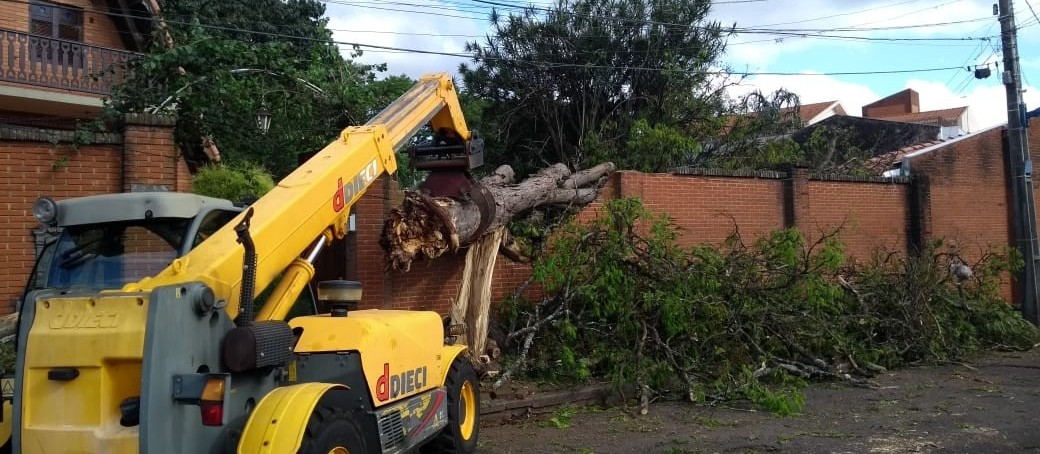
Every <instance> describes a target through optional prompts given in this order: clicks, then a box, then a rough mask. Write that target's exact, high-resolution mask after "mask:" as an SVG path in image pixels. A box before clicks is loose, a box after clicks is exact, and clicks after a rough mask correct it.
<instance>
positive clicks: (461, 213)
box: [380, 162, 614, 271]
mask: <svg viewBox="0 0 1040 454" xmlns="http://www.w3.org/2000/svg"><path fill="white" fill-rule="evenodd" d="M613 171H614V164H613V163H609V162H608V163H603V164H600V165H598V166H595V167H593V168H590V169H587V170H583V171H581V172H577V173H571V171H570V169H568V168H567V166H565V165H563V164H556V165H553V166H550V167H548V168H545V169H542V170H541V171H539V172H538V173H536V174H534V175H532V176H531V177H529V178H528V179H526V180H524V181H523V182H520V183H518V184H513V170H512V169H511V168H509V167H508V166H502V167H499V168H498V169H495V171H494V172H493V173H492V174H491V175H489V176H487V177H485V178H483V179H482V180H480V184H481V185H483V186H484V187H485V188H486V189H487V193H488V194H490V197H491V198H492V199H493V200H494V206H495V210H494V215H493V217H492V218H491V219H490V220H489V221H488V220H485V219H483V218H482V215H481V208H480V204H478V203H476V202H475V201H474V200H473V199H470V198H451V197H429V196H427V195H426V194H423V193H421V192H419V191H405V197H404V202H403V203H402V204H401V206H399V207H397V208H394V209H393V210H391V212H390V214H389V216H387V218H386V219H385V220H384V223H383V232H382V235H381V237H380V245H381V246H382V247H383V249H384V250H385V251H386V253H387V262H388V264H389V266H390V267H391V268H393V269H396V270H403V271H407V270H408V269H409V268H410V267H411V263H412V262H414V261H416V260H423V259H433V258H436V257H439V256H441V255H442V254H444V253H446V252H454V251H455V250H457V249H458V248H460V247H463V246H467V245H469V244H472V243H473V242H475V241H476V240H477V239H478V237H479V236H481V235H483V234H484V233H485V232H492V231H495V230H497V229H499V228H502V227H505V226H506V225H507V224H508V223H509V221H510V220H512V219H513V218H514V217H516V216H517V215H519V214H521V213H524V212H526V211H528V210H530V209H532V208H536V207H539V206H543V205H559V204H578V205H583V204H587V203H589V202H592V201H593V200H595V198H596V196H597V194H598V190H599V186H600V184H599V182H601V181H602V179H603V178H604V177H605V176H607V175H608V174H609V173H611V172H613ZM481 221H485V223H486V224H487V226H486V227H485V228H483V229H482V228H481ZM505 244H507V245H509V244H511V243H510V241H508V240H507V241H505ZM513 252H515V251H513ZM514 256H515V254H507V257H514Z"/></svg>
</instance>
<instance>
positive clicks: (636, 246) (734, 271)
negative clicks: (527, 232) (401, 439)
mask: <svg viewBox="0 0 1040 454" xmlns="http://www.w3.org/2000/svg"><path fill="white" fill-rule="evenodd" d="M840 233H841V231H840V230H837V231H833V232H828V233H826V234H823V235H821V236H817V237H814V238H806V237H805V236H804V235H802V233H800V232H799V231H798V230H797V229H793V228H792V229H784V230H777V231H774V232H772V233H771V234H769V235H765V236H763V237H761V238H758V239H756V240H755V241H753V242H751V243H750V244H748V243H745V241H744V239H743V238H742V237H741V236H740V235H739V234H738V233H736V232H734V234H733V235H731V236H730V238H729V239H728V240H727V241H726V243H725V244H724V245H723V246H720V247H711V246H708V245H698V246H693V247H681V246H679V244H678V243H677V241H678V237H677V231H676V227H675V226H674V225H673V224H672V223H671V222H670V221H669V220H668V219H667V218H666V217H664V216H660V215H656V214H653V213H651V212H649V211H648V210H647V209H646V208H645V207H643V206H642V204H641V203H640V202H639V200H637V199H621V200H611V201H608V202H606V203H605V204H604V206H603V209H602V211H601V212H600V216H599V217H598V218H597V219H595V220H593V221H591V222H587V223H585V224H571V225H568V226H567V227H566V228H565V229H563V233H561V234H558V235H556V236H554V237H553V238H551V239H550V242H549V244H548V253H547V254H545V255H544V257H542V258H540V259H539V260H538V261H537V262H536V263H535V265H534V272H535V277H536V279H537V280H538V281H539V282H540V283H542V284H543V285H544V288H545V289H546V291H548V292H550V293H551V294H554V295H556V297H555V298H554V299H552V300H550V301H551V304H555V305H557V306H548V307H540V310H541V311H542V312H541V313H542V314H547V313H550V312H552V310H553V308H554V307H555V308H556V309H555V310H556V311H557V313H562V314H564V316H562V317H561V318H559V319H557V320H554V321H553V322H552V323H549V324H548V328H547V329H546V330H545V331H543V332H542V333H540V334H539V336H538V337H537V341H536V343H535V344H534V346H533V347H532V350H531V353H530V354H529V357H528V358H531V357H533V358H535V359H534V360H533V361H532V362H533V364H534V365H535V368H534V371H533V372H534V373H536V374H541V375H542V376H544V377H548V378H553V379H568V380H585V379H588V378H607V379H611V380H613V381H615V382H618V383H637V384H647V385H648V386H650V387H651V388H652V389H653V390H654V391H655V392H657V393H661V394H669V395H673V396H678V395H682V396H684V397H691V396H693V397H696V398H700V399H709V400H717V399H734V398H747V399H749V400H751V401H752V402H755V403H757V404H758V405H760V406H762V407H764V408H767V409H769V410H770V411H772V412H774V413H777V414H781V415H787V414H794V413H797V412H799V411H800V409H801V407H802V405H803V404H804V398H803V397H802V395H801V392H800V389H801V387H802V386H804V380H803V379H807V378H813V379H827V378H831V379H834V378H842V379H845V378H844V377H846V374H849V376H850V377H870V376H871V375H872V374H874V373H875V371H876V370H879V369H880V368H881V367H893V366H898V365H901V364H906V363H910V362H921V361H926V362H928V361H944V360H948V359H952V358H956V357H959V356H961V355H964V354H966V353H968V352H971V351H975V350H977V349H979V348H993V347H1001V348H1029V347H1031V346H1032V345H1033V344H1034V343H1035V342H1036V341H1037V340H1038V338H1040V337H1038V331H1037V329H1036V327H1034V326H1033V325H1031V324H1030V323H1028V322H1027V321H1025V320H1024V319H1023V318H1022V317H1021V316H1019V315H1018V314H1017V312H1015V311H1014V309H1013V308H1011V307H1010V306H1009V305H1008V304H1006V303H1005V302H1004V301H1002V300H1001V298H1000V291H1001V288H1002V287H1001V280H1002V278H1003V277H1004V276H1006V275H1007V274H1006V273H1007V272H1008V271H1010V270H1013V269H1015V266H1016V265H1019V264H1020V263H1021V262H1020V260H1019V259H1017V257H1016V256H1015V255H1014V253H1013V250H1008V251H994V252H990V253H987V254H985V255H984V256H983V257H981V258H980V259H979V260H978V262H976V263H974V264H972V268H973V270H974V274H973V277H972V279H971V280H969V281H965V282H963V283H959V284H958V283H957V281H956V280H955V279H954V278H953V277H952V276H951V274H950V264H951V263H954V262H955V261H960V260H961V258H960V257H959V256H958V255H957V254H956V251H954V250H949V249H948V248H944V247H943V246H942V245H941V242H936V243H935V244H931V245H928V247H927V248H925V249H924V250H922V251H920V253H919V254H917V255H915V256H911V257H905V256H901V255H898V254H883V253H881V252H883V251H879V254H878V255H877V257H876V258H875V259H874V261H867V262H861V263H849V262H848V261H846V259H845V253H844V246H843V244H842V243H841V241H840ZM958 263H959V262H958ZM559 305H562V306H559ZM508 307H509V311H508V312H507V313H504V314H503V315H504V316H506V317H507V318H508V319H509V320H510V323H513V324H515V323H518V322H519V321H520V320H523V319H524V318H527V317H530V315H531V312H532V307H530V306H525V305H523V304H520V303H514V304H511V305H509V306H508Z"/></svg>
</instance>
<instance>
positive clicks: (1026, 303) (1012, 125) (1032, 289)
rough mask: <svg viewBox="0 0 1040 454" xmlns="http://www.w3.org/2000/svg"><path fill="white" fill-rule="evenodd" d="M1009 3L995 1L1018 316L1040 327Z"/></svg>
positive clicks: (1028, 170)
mask: <svg viewBox="0 0 1040 454" xmlns="http://www.w3.org/2000/svg"><path fill="white" fill-rule="evenodd" d="M1012 3H1013V1H1012V0H999V12H1000V41H1001V46H1002V48H1003V53H1004V73H1003V74H1002V79H1003V82H1004V89H1005V91H1006V93H1007V114H1008V127H1007V143H1008V157H1009V158H1010V162H1011V178H1012V180H1011V188H1012V189H1011V190H1012V195H1013V198H1014V206H1013V207H1012V217H1013V219H1014V222H1015V237H1016V238H1015V244H1016V246H1018V250H1019V252H1021V253H1022V259H1023V262H1024V263H1023V265H1024V266H1023V269H1022V273H1021V276H1020V279H1019V282H1020V283H1021V285H1022V286H1021V296H1022V316H1023V317H1024V318H1025V319H1026V320H1029V321H1030V322H1032V323H1033V324H1040V312H1038V306H1037V295H1038V294H1040V286H1038V282H1037V276H1036V270H1037V261H1038V260H1040V249H1038V247H1037V246H1038V245H1037V238H1036V205H1035V204H1034V202H1033V182H1032V176H1033V175H1032V174H1033V161H1032V159H1030V156H1029V141H1028V137H1027V134H1026V129H1025V125H1024V123H1025V116H1026V115H1025V114H1026V109H1025V103H1023V101H1022V75H1021V71H1020V70H1019V67H1018V30H1016V29H1015V9H1014V6H1012Z"/></svg>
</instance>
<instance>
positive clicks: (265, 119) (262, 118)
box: [256, 104, 271, 136]
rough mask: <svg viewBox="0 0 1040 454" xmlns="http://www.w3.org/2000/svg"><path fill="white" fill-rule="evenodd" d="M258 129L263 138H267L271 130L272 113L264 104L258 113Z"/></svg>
mask: <svg viewBox="0 0 1040 454" xmlns="http://www.w3.org/2000/svg"><path fill="white" fill-rule="evenodd" d="M256 129H259V130H260V135H262V136H266V135H267V131H269V130H270V129H271V112H268V111H267V107H266V106H264V105H262V104H261V105H260V108H259V109H257V111H256Z"/></svg>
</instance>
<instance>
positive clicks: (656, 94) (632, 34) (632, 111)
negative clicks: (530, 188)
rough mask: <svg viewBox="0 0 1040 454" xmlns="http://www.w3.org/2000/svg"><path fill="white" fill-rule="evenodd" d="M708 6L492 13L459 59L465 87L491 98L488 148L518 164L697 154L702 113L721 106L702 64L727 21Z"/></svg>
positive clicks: (592, 0)
mask: <svg viewBox="0 0 1040 454" xmlns="http://www.w3.org/2000/svg"><path fill="white" fill-rule="evenodd" d="M709 8H710V2H709V1H707V0H695V1H689V0H651V1H646V0H627V1H620V2H619V1H608V0H577V1H568V2H561V3H559V4H557V5H555V6H553V7H551V8H549V11H548V12H545V11H543V10H541V9H528V10H525V11H524V12H522V13H515V14H510V15H509V16H507V17H503V16H498V15H493V17H492V19H493V20H492V23H493V27H494V32H493V33H492V34H491V35H489V36H488V38H487V39H486V40H485V41H484V42H471V43H469V44H468V45H467V50H468V51H469V52H472V54H473V59H474V62H475V64H474V65H472V66H471V65H462V66H461V67H460V69H459V72H460V73H461V75H462V78H463V82H464V84H463V85H464V86H465V89H466V93H467V94H468V95H470V96H473V97H477V98H481V99H482V100H484V102H485V103H486V104H485V105H484V106H483V107H484V108H483V109H482V115H481V118H482V123H481V126H482V129H484V130H485V131H489V132H490V131H495V132H496V133H497V134H494V135H491V134H489V135H488V146H489V150H488V153H489V160H490V161H493V162H495V163H503V164H510V165H511V166H513V168H514V169H515V170H516V171H517V172H518V174H519V175H524V174H527V173H530V172H531V171H533V170H535V169H537V168H538V167H540V166H541V165H542V164H543V163H545V162H562V163H565V164H567V165H569V166H571V167H573V168H583V167H587V166H589V165H591V164H596V163H598V161H603V160H611V161H619V164H621V168H633V169H639V170H647V171H652V170H660V169H662V168H664V167H666V166H669V165H673V164H675V162H676V161H677V160H681V159H684V158H686V157H687V156H688V155H690V154H695V153H696V152H697V151H698V147H697V145H696V143H697V139H700V138H701V137H703V136H701V135H699V134H700V133H699V132H698V131H700V130H699V126H698V125H699V124H701V123H703V122H706V121H711V120H712V119H714V118H715V117H717V116H718V114H719V112H720V111H721V108H722V99H721V90H716V89H717V88H718V87H716V86H715V84H713V83H712V82H711V81H709V80H708V76H707V74H706V72H707V71H709V70H710V68H712V66H713V65H716V64H717V61H716V60H717V58H718V57H719V56H720V55H721V52H722V49H723V47H724V35H725V34H726V33H725V32H724V31H723V29H722V28H721V27H720V26H719V24H717V23H713V22H710V21H708V20H707V19H706V18H707V14H708V10H709ZM533 81H537V82H533ZM467 113H468V112H467ZM637 121H641V122H642V123H640V124H636V123H637ZM701 132H703V131H701ZM711 132H712V133H715V132H717V131H711Z"/></svg>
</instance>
